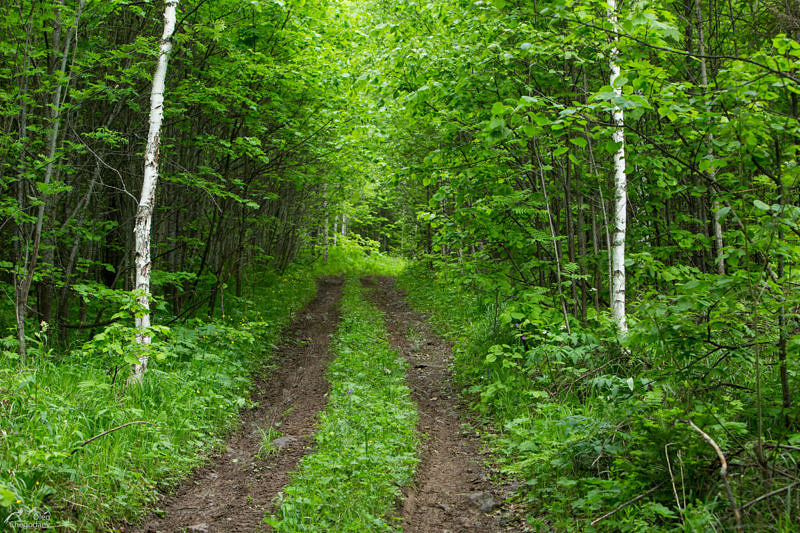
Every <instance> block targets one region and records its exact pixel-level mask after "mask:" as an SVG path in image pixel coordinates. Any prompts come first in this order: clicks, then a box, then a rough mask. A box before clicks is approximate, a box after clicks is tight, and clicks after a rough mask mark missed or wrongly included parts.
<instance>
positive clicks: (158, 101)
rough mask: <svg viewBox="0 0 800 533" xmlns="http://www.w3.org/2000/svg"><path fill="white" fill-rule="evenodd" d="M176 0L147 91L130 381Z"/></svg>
mask: <svg viewBox="0 0 800 533" xmlns="http://www.w3.org/2000/svg"><path fill="white" fill-rule="evenodd" d="M177 8H178V0H166V1H165V7H164V34H163V35H162V36H161V44H160V47H159V54H158V65H157V66H156V71H155V74H154V75H153V88H152V90H151V92H150V129H149V131H148V133H147V146H146V147H145V152H144V181H143V183H142V193H141V196H140V197H139V207H138V209H137V211H136V222H135V227H134V229H133V235H134V241H135V259H134V260H135V270H136V290H137V291H138V293H139V294H138V296H137V298H136V300H137V302H138V303H139V305H140V306H141V308H140V309H139V310H138V312H137V313H136V328H137V330H139V331H138V332H137V334H136V342H137V343H138V344H139V345H141V347H142V354H141V355H140V357H139V364H137V365H134V367H133V375H132V376H131V381H137V382H138V381H141V379H142V377H143V376H144V372H145V370H146V369H147V360H148V355H147V347H148V346H149V345H150V342H151V337H150V335H149V333H148V328H149V327H150V270H151V267H152V263H151V260H150V226H151V223H152V219H153V208H154V207H155V201H156V185H157V183H158V149H159V144H160V140H161V139H160V135H161V122H162V120H163V118H164V82H165V80H166V77H167V65H168V63H169V54H170V52H171V51H172V34H173V33H174V32H175V18H176V11H177Z"/></svg>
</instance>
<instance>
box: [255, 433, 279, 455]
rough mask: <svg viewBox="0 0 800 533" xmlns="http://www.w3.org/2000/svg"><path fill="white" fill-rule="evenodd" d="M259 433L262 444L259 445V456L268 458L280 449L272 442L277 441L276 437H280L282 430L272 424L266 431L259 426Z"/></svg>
mask: <svg viewBox="0 0 800 533" xmlns="http://www.w3.org/2000/svg"><path fill="white" fill-rule="evenodd" d="M258 433H259V434H260V435H261V444H260V445H259V447H258V457H260V458H262V459H266V458H268V457H269V456H270V455H272V454H274V453H275V452H277V451H278V450H277V449H276V448H275V445H274V444H272V443H273V442H274V441H275V439H278V438H280V436H281V432H280V431H278V430H277V429H275V427H274V426H270V427H268V428H267V430H266V431H264V430H263V429H262V428H258Z"/></svg>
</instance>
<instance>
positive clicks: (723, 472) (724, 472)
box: [678, 419, 744, 531]
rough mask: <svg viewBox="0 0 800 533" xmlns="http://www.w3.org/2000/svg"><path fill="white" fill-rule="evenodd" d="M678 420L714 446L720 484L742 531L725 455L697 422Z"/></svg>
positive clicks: (737, 528) (737, 527) (739, 529)
mask: <svg viewBox="0 0 800 533" xmlns="http://www.w3.org/2000/svg"><path fill="white" fill-rule="evenodd" d="M678 422H681V423H683V424H687V425H688V426H689V427H691V428H692V429H693V430H695V431H696V432H697V433H699V434H700V436H701V437H703V440H705V441H706V442H707V443H709V444H710V445H711V447H712V448H714V451H715V452H716V453H717V456H718V457H719V462H720V469H719V477H721V478H722V484H723V485H724V486H725V492H726V493H727V495H728V500H729V501H730V503H731V508H732V509H733V516H734V518H735V519H736V530H737V531H744V528H743V527H742V513H741V511H740V510H739V507H738V506H737V505H736V499H735V498H734V497H733V491H731V485H730V483H728V461H726V460H725V455H724V454H723V453H722V450H721V449H720V447H719V445H718V444H717V443H716V441H714V439H712V438H711V437H710V436H709V435H708V433H706V432H705V431H703V430H702V429H700V428H699V427H697V424H695V423H694V422H692V421H691V420H688V419H687V420H678Z"/></svg>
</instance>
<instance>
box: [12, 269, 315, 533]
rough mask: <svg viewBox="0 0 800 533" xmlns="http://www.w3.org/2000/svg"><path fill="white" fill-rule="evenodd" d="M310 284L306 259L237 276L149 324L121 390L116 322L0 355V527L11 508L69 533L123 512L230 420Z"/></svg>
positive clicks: (179, 472)
mask: <svg viewBox="0 0 800 533" xmlns="http://www.w3.org/2000/svg"><path fill="white" fill-rule="evenodd" d="M314 285H315V283H314V272H313V270H310V269H307V268H306V269H293V270H289V271H287V272H285V273H284V274H282V275H277V274H273V275H265V274H258V275H255V274H254V275H252V276H249V277H248V279H247V287H248V290H247V291H246V295H245V296H242V297H239V298H237V297H235V296H234V295H233V294H228V295H226V296H225V299H226V301H225V305H224V314H223V311H222V310H220V309H218V310H217V313H216V315H215V316H213V317H205V318H193V319H190V320H188V321H186V322H185V323H176V324H174V325H171V326H164V327H163V328H160V333H161V334H160V335H159V337H158V338H157V339H156V340H154V344H155V346H157V348H158V353H159V357H158V361H154V362H153V365H152V368H151V369H150V371H149V373H148V377H147V379H145V380H144V381H143V383H142V385H141V386H137V385H134V386H130V387H126V383H125V381H126V377H127V376H128V374H129V370H128V369H129V367H130V364H129V362H127V361H126V360H125V350H126V349H127V346H128V345H129V344H130V342H131V341H130V339H131V338H132V333H130V332H127V331H126V328H124V327H121V326H119V325H116V324H115V325H111V326H109V327H107V328H105V329H104V330H103V331H101V332H99V333H98V334H96V335H94V337H92V339H91V340H89V341H88V342H86V343H81V344H78V345H77V346H75V347H73V349H72V350H69V351H61V350H59V349H57V348H52V347H50V344H49V343H48V342H47V339H46V338H45V337H44V336H40V337H38V338H37V341H38V342H37V343H36V344H34V345H33V346H32V347H31V348H32V350H35V355H36V356H35V357H31V358H29V360H28V364H27V365H20V364H19V362H18V360H17V359H15V358H11V357H9V354H8V353H5V352H4V357H1V358H0V431H2V434H0V438H2V441H1V443H0V498H2V502H3V505H2V506H0V524H3V523H5V521H6V520H7V519H9V517H10V515H12V513H13V514H14V517H11V518H10V519H9V522H13V521H16V520H17V519H19V521H25V520H26V519H28V518H29V517H31V516H34V515H37V514H38V515H40V516H41V515H43V514H44V513H49V515H50V517H51V518H52V525H53V526H54V527H58V528H60V529H63V530H72V531H81V532H83V531H107V530H108V529H109V528H110V527H113V526H114V525H115V524H117V525H118V524H119V523H120V521H121V520H125V519H129V520H134V519H135V518H136V516H137V514H138V513H139V512H140V511H141V510H142V509H143V507H144V506H145V505H147V504H151V503H153V502H154V501H155V500H154V498H155V497H156V496H157V493H158V490H159V489H161V490H164V489H167V488H169V487H170V486H171V485H172V484H173V483H175V482H177V481H178V480H179V479H181V478H182V477H183V476H185V475H186V474H187V473H188V472H190V471H191V469H192V468H194V467H196V466H197V465H198V464H200V463H201V462H203V461H204V460H205V455H206V454H207V453H208V452H209V451H210V450H211V449H212V448H213V447H214V446H216V445H217V444H219V443H220V442H221V439H222V438H223V437H224V436H225V435H226V434H227V433H228V431H229V430H231V429H232V428H233V427H234V426H235V425H236V422H237V418H238V416H237V415H238V412H239V410H241V409H246V408H247V407H248V405H249V403H248V392H249V389H250V386H251V384H252V378H253V377H254V376H255V375H256V374H257V372H261V371H269V368H268V363H269V360H270V356H271V352H272V349H273V347H274V345H275V344H276V343H277V342H278V340H279V336H280V331H281V328H282V326H283V325H285V324H286V323H287V322H288V321H289V320H290V319H291V317H292V315H293V313H294V312H296V311H297V310H299V309H300V308H301V307H302V306H303V305H304V304H305V302H307V301H308V300H309V299H310V298H311V297H312V296H313V295H314ZM164 318H167V317H164ZM165 322H169V320H165ZM126 333H127V336H126ZM125 424H130V425H127V426H125ZM120 426H124V427H120ZM115 428H119V429H116V430H115ZM110 430H111V432H110V433H107V434H105V435H103V433H104V432H106V431H110ZM99 435H102V436H99Z"/></svg>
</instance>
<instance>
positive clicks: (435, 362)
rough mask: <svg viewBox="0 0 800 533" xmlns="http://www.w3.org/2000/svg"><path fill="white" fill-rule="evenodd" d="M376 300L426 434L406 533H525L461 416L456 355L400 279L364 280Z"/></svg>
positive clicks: (407, 498)
mask: <svg viewBox="0 0 800 533" xmlns="http://www.w3.org/2000/svg"><path fill="white" fill-rule="evenodd" d="M361 282H362V283H363V284H364V286H366V287H368V288H371V289H372V290H371V291H370V294H369V297H370V298H371V299H372V301H373V302H374V303H375V305H377V306H378V308H379V309H380V310H381V311H383V312H384V313H385V315H386V326H387V329H388V330H389V334H390V341H391V342H392V344H394V345H395V346H397V348H398V349H399V350H400V353H401V355H402V356H403V357H404V358H405V359H406V360H407V361H408V363H409V372H408V384H409V386H410V387H411V388H412V391H413V393H412V397H413V399H414V401H415V402H416V403H417V406H418V411H419V425H418V430H419V432H420V433H421V434H422V435H423V449H422V450H421V454H420V457H421V461H420V464H419V466H418V467H417V474H416V476H415V483H414V486H412V487H409V488H406V489H404V494H403V501H402V502H401V503H400V514H401V516H402V519H403V523H402V525H403V531H405V532H407V533H409V532H413V533H446V532H450V533H456V532H459V533H460V532H465V533H466V532H473V533H474V532H498V531H525V530H526V529H525V527H524V526H523V525H522V524H523V521H522V520H520V519H519V518H518V517H517V513H516V510H515V509H513V508H512V506H511V505H509V504H507V503H505V500H506V499H507V497H508V496H509V491H508V490H505V489H503V488H501V487H498V486H496V485H495V484H494V483H492V481H491V480H490V478H489V474H490V472H489V470H488V469H487V468H486V467H485V466H484V464H483V463H484V461H483V457H482V454H481V451H480V450H481V443H480V440H479V439H478V438H477V437H476V435H475V434H474V432H472V431H471V430H469V429H468V427H467V426H466V425H465V424H464V419H463V417H462V416H461V411H460V409H461V406H460V405H459V403H458V395H457V391H456V390H455V387H454V386H453V383H452V379H451V378H452V373H451V370H450V362H451V361H452V357H453V355H452V351H451V348H450V346H449V344H447V343H446V342H445V341H444V340H443V339H442V338H441V337H439V336H438V335H436V334H435V333H434V331H433V330H432V328H431V327H430V325H429V324H428V323H427V322H426V320H425V317H424V316H423V315H421V314H419V313H415V312H414V311H412V310H411V309H410V308H409V306H408V304H407V303H406V301H405V299H404V297H403V295H402V293H401V292H400V291H399V290H398V289H397V288H396V287H395V283H394V279H393V278H385V277H377V276H370V277H366V278H363V279H362V280H361Z"/></svg>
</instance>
